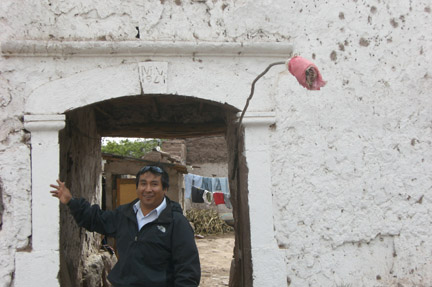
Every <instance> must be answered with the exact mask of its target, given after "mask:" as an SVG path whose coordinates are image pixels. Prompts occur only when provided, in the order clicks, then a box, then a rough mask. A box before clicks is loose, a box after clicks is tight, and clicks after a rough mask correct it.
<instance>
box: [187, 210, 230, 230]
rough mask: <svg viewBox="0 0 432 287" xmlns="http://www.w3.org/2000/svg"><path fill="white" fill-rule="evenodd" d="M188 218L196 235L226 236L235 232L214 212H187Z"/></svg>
mask: <svg viewBox="0 0 432 287" xmlns="http://www.w3.org/2000/svg"><path fill="white" fill-rule="evenodd" d="M186 217H187V219H188V220H189V221H190V222H191V223H192V224H193V226H194V230H195V234H201V235H206V234H224V233H228V232H232V231H234V229H233V228H232V227H231V226H229V225H228V224H226V223H225V221H223V220H222V219H220V218H219V215H218V213H217V212H216V211H214V210H209V209H200V210H197V209H190V210H188V211H186Z"/></svg>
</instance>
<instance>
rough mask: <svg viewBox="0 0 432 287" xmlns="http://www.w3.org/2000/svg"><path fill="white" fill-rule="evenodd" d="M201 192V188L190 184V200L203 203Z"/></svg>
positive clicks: (202, 192) (202, 191)
mask: <svg viewBox="0 0 432 287" xmlns="http://www.w3.org/2000/svg"><path fill="white" fill-rule="evenodd" d="M203 194H204V190H203V189H201V188H198V187H195V186H192V202H195V203H204V199H203Z"/></svg>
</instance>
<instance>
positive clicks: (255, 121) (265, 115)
mask: <svg viewBox="0 0 432 287" xmlns="http://www.w3.org/2000/svg"><path fill="white" fill-rule="evenodd" d="M240 116H241V112H239V113H237V120H238V119H239V118H240ZM275 121H276V113H275V112H272V111H268V112H253V111H251V112H246V113H245V115H244V117H243V122H242V123H243V125H271V124H274V123H275Z"/></svg>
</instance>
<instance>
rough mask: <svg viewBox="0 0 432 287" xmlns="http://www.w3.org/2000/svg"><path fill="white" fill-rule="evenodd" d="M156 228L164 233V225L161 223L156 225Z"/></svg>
mask: <svg viewBox="0 0 432 287" xmlns="http://www.w3.org/2000/svg"><path fill="white" fill-rule="evenodd" d="M157 228H158V229H159V230H160V231H161V232H162V233H165V231H166V229H165V227H164V226H162V225H158V226H157Z"/></svg>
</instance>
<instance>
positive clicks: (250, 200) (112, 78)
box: [16, 43, 290, 286]
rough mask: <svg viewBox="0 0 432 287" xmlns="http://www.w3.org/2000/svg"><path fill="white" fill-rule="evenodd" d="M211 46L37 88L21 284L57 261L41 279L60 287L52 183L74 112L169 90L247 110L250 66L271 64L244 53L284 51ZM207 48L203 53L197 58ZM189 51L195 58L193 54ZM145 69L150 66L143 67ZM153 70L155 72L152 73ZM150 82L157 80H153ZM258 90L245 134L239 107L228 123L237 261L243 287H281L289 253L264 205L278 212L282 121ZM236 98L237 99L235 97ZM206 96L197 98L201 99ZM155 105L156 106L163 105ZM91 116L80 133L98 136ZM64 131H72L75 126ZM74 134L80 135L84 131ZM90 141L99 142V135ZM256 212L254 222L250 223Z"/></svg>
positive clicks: (28, 122)
mask: <svg viewBox="0 0 432 287" xmlns="http://www.w3.org/2000/svg"><path fill="white" fill-rule="evenodd" d="M150 45H151V44H150ZM174 46H176V45H173V44H172V43H170V44H169V47H170V48H169V49H170V51H172V49H174V48H175V47H174ZM204 46H205V45H204ZM204 46H202V47H201V46H199V47H198V48H196V47H193V46H191V47H189V46H185V47H183V46H182V44H180V45H179V47H180V48H179V50H176V49H174V50H175V51H176V53H175V55H173V54H172V53H171V54H169V55H167V54H164V53H166V51H165V52H164V50H162V52H161V53H162V54H161V55H159V58H157V59H159V60H160V59H161V57H162V59H163V60H165V61H169V62H165V63H166V65H165V64H163V63H164V62H150V64H148V62H144V63H124V64H123V63H122V64H118V65H115V66H110V67H100V68H95V69H93V70H87V71H83V72H79V73H77V74H74V75H71V76H69V77H66V78H63V79H59V80H56V81H52V82H49V83H47V84H45V85H43V86H40V87H39V88H37V89H36V90H34V91H33V92H32V94H31V95H30V96H29V98H28V100H27V103H26V113H27V115H26V116H25V117H24V122H25V127H26V129H27V130H29V131H30V132H31V144H32V230H33V232H32V251H31V252H29V253H20V254H18V255H17V264H16V278H17V279H18V278H20V279H19V280H20V281H21V282H27V281H28V280H27V281H26V279H25V278H26V276H25V275H24V274H25V273H26V272H28V270H33V269H34V270H35V272H33V273H34V275H35V276H37V275H38V273H37V268H34V267H32V266H39V265H45V266H46V265H47V264H49V266H50V267H51V269H50V270H52V271H51V272H50V274H44V276H43V278H42V277H41V276H39V277H41V278H40V279H41V281H40V282H44V283H46V284H45V285H46V286H57V284H58V281H57V273H58V270H59V268H58V266H60V264H59V249H60V248H62V247H61V246H58V245H56V242H58V241H59V240H58V239H59V234H60V232H59V224H58V222H59V217H58V216H57V215H56V213H57V212H58V210H59V207H58V202H56V201H54V200H52V198H51V197H50V196H49V194H48V193H47V192H46V190H47V186H48V185H49V183H51V182H52V180H53V179H54V178H57V177H58V175H59V174H58V170H59V156H58V155H59V144H58V131H59V130H61V129H62V128H64V126H65V125H66V126H68V123H67V121H68V119H67V118H68V117H69V116H70V115H74V112H75V111H79V112H77V114H75V115H74V116H76V117H83V118H85V115H88V114H89V111H90V109H94V108H95V107H93V106H92V105H96V104H97V103H100V102H103V101H105V100H110V99H117V98H122V97H130V96H133V97H135V96H137V95H139V96H137V97H140V96H150V97H151V95H154V96H155V95H158V96H161V95H162V97H161V99H162V98H163V97H164V96H163V95H169V97H177V95H179V94H180V95H186V98H188V99H195V100H200V101H203V100H204V101H205V100H208V101H210V102H211V103H216V104H218V105H222V106H225V105H227V106H231V107H233V108H234V110H235V109H237V110H240V109H241V108H242V106H243V105H244V100H245V98H246V96H244V97H241V96H238V95H243V94H244V95H247V93H248V90H249V88H250V82H251V80H252V79H251V73H250V69H249V67H253V69H254V72H253V76H252V77H254V76H255V75H256V74H258V72H260V71H261V70H262V67H263V66H267V64H268V62H269V59H266V58H265V57H258V58H250V57H249V58H248V57H246V58H242V56H243V54H242V50H245V51H246V52H247V53H250V54H251V55H257V51H259V52H262V51H264V52H265V51H267V52H269V51H270V54H271V53H274V52H276V54H277V55H280V54H278V53H279V51H277V50H274V49H272V48H271V47H270V46H269V47H270V48H269V49H268V50H266V49H267V46H266V47H264V46H263V47H261V46H260V45H257V47H258V48H257V50H256V51H255V50H254V49H255V48H254V47H252V49H251V47H249V46H248V47H247V49H245V48H244V47H243V45H237V46H238V47H237V46H234V45H227V47H225V46H224V45H222V44H220V45H219V46H220V49H218V50H214V49H213V48H212V49H210V50H209V47H210V46H211V47H213V46H212V45H209V46H208V47H207V46H205V47H204ZM173 47H174V48H173ZM140 49H141V48H140ZM142 49H144V50H145V49H147V48H142ZM182 49H183V50H182ZM185 49H186V50H185ZM188 49H190V50H188ZM201 50H202V52H203V56H202V58H201V59H197V55H199V53H200V51H201ZM83 51H84V50H83ZM106 52H107V53H108V52H109V51H108V50H107V51H106ZM85 53H86V52H84V54H85ZM149 53H150V52H149ZM155 53H156V54H157V52H155V51H154V50H151V53H150V54H151V55H153V56H154V54H155ZM182 53H183V54H182ZM206 53H207V54H206ZM218 53H219V54H218ZM288 53H290V51H288ZM78 54H79V53H78ZM186 54H187V55H188V57H190V58H188V59H185V58H184V55H186ZM215 54H218V55H219V56H217V55H216V56H215ZM221 55H223V56H222V57H221ZM78 56H79V55H78ZM215 57H217V59H215ZM272 57H274V55H273V56H272ZM71 61H72V62H73V60H71ZM145 63H147V64H145ZM161 63H162V64H161ZM153 64H154V66H152V65H153ZM142 67H144V68H143V69H144V70H143V69H141V68H142ZM149 67H153V68H154V67H159V68H160V69H161V70H158V69H156V68H155V69H153V68H152V69H149ZM164 67H168V68H166V69H165V68H164ZM227 67H230V68H227ZM246 67H247V68H246ZM164 69H165V70H164ZM143 71H144V74H145V75H144V74H143ZM151 71H154V73H153V74H152V72H151ZM146 73H150V75H149V74H146ZM161 73H162V74H161ZM163 74H164V75H166V78H164V80H163V81H157V79H156V78H154V77H152V75H153V76H158V75H163ZM143 75H144V76H145V77H143ZM149 79H150V82H149V81H147V80H149ZM186 79H187V81H186ZM262 83H264V84H265V83H266V84H265V85H263V86H264V87H267V88H268V87H269V86H271V85H269V83H268V82H265V81H263V82H262ZM263 86H261V87H263ZM258 92H259V93H260V96H259V97H258V98H257V99H256V101H255V102H254V103H253V105H252V106H251V108H250V110H251V112H248V113H246V115H245V117H244V119H243V127H244V130H243V132H242V133H237V132H236V127H237V125H236V124H235V123H236V118H237V117H236V115H234V112H233V113H231V114H230V117H228V118H227V119H228V121H227V122H225V127H226V131H227V141H228V145H229V146H231V147H233V146H237V145H238V146H239V148H238V149H230V150H229V152H230V156H229V158H230V162H229V166H230V169H232V168H233V167H234V164H233V160H234V159H237V161H238V162H239V164H238V165H236V166H237V167H238V170H236V172H234V171H233V170H230V174H235V177H232V180H233V183H232V184H231V183H230V187H236V190H237V191H238V192H237V193H236V197H237V198H236V200H238V203H237V205H238V206H239V208H238V209H237V212H238V214H237V216H238V218H239V216H242V218H243V219H242V221H241V226H239V228H237V229H236V230H237V232H238V236H237V239H239V240H236V252H237V253H236V252H235V254H234V255H235V256H236V255H237V256H238V257H237V259H238V262H237V263H236V265H235V266H234V269H235V270H236V272H235V273H234V274H235V275H236V276H239V278H240V279H239V281H238V285H240V286H252V285H253V284H256V285H257V286H258V285H260V284H261V283H263V284H264V283H265V282H267V278H268V276H269V275H270V274H272V277H273V282H274V283H275V284H276V285H274V286H280V283H282V282H284V281H286V279H285V278H283V275H282V274H284V272H283V269H284V264H283V257H282V256H281V251H280V250H278V247H277V244H276V241H275V238H274V230H273V217H272V212H266V213H262V210H268V211H271V209H272V198H271V190H270V187H271V175H270V174H269V171H270V164H271V162H270V152H269V126H270V125H271V124H273V123H274V114H273V112H271V110H272V100H271V97H270V95H269V92H268V91H267V92H265V90H261V91H258ZM231 95H234V96H233V97H231ZM180 98H181V96H180V97H179V99H180ZM200 101H197V103H198V102H199V103H200V104H201V102H200ZM225 103H229V104H225ZM156 106H157V105H155V107H156ZM155 107H154V108H153V109H154V110H157V109H156V108H155ZM198 108H199V107H198ZM202 108H203V107H202ZM204 108H205V106H204ZM68 112H71V114H68ZM99 112H100V111H99ZM102 113H103V112H102ZM90 115H91V116H92V117H93V122H91V121H87V122H82V125H83V126H80V128H82V129H80V131H81V132H83V131H85V130H86V129H88V130H91V131H92V132H93V131H94V132H95V133H97V129H98V126H97V124H96V112H94V111H93V114H90ZM65 120H66V122H65ZM183 124H184V127H187V126H188V124H187V123H186V122H185V123H183ZM161 127H162V125H161ZM64 132H70V130H66V131H64ZM73 134H75V135H78V134H79V132H77V133H73ZM87 136H88V134H87ZM243 137H244V140H243ZM87 139H88V140H94V139H91V137H87ZM92 150H93V149H92V148H90V149H89V151H88V152H89V153H90V154H91V151H92ZM81 152H82V151H81ZM93 155H94V154H93ZM237 157H238V158H237ZM65 166H66V170H67V167H68V166H70V168H73V167H72V166H73V165H68V164H66V165H65ZM62 168H63V167H62ZM95 169H96V165H95ZM93 181H94V180H93ZM89 187H90V188H93V187H96V185H95V184H93V186H92V185H89ZM235 216H236V215H235ZM252 217H253V218H254V220H250V218H252ZM240 230H242V231H240ZM252 261H253V264H252ZM28 262H31V264H30V263H28ZM277 270H279V271H280V272H279V271H277ZM275 271H276V272H275ZM275 274H281V275H275ZM275 276H276V278H275ZM32 278H36V277H32ZM56 282H57V283H56Z"/></svg>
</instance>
